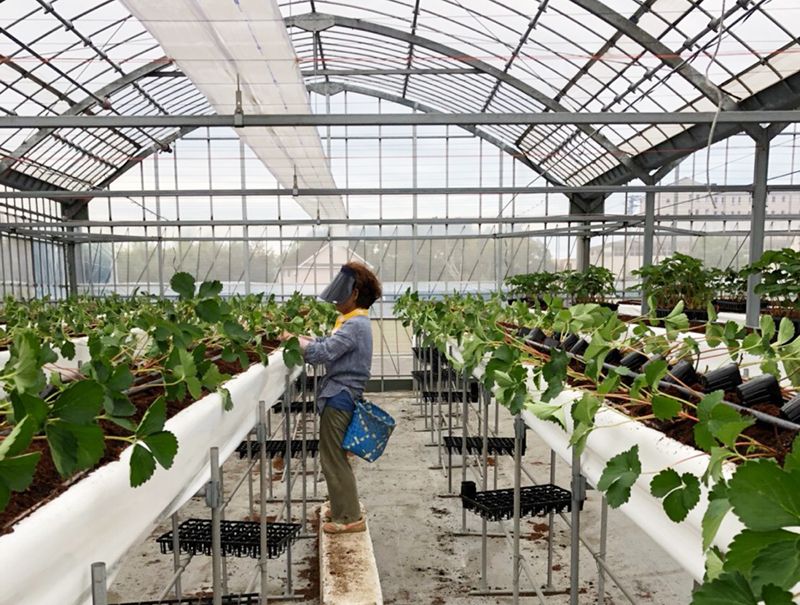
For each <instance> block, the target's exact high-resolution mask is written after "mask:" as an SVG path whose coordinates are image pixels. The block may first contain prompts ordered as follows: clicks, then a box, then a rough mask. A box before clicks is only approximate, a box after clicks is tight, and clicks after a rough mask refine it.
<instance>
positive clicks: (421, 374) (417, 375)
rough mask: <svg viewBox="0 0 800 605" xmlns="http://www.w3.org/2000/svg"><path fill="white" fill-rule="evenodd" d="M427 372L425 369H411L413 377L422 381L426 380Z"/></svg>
mask: <svg viewBox="0 0 800 605" xmlns="http://www.w3.org/2000/svg"><path fill="white" fill-rule="evenodd" d="M427 373H428V372H426V371H425V370H411V377H412V378H416V379H417V380H419V381H420V382H422V381H423V380H426V378H425V375H426V374H427Z"/></svg>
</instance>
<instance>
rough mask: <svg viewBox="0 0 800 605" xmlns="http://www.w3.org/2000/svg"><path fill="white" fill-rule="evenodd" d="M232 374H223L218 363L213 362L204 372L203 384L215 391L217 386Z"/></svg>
mask: <svg viewBox="0 0 800 605" xmlns="http://www.w3.org/2000/svg"><path fill="white" fill-rule="evenodd" d="M229 378H230V376H229V375H228V374H222V373H221V372H220V371H219V368H217V366H216V365H214V364H213V363H212V364H211V365H209V366H208V369H207V370H206V371H205V373H204V374H203V380H202V382H203V386H204V387H205V388H206V389H208V390H209V391H214V390H216V388H217V387H218V386H219V385H220V384H222V383H223V382H225V381H226V380H228V379H229Z"/></svg>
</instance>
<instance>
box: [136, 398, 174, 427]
mask: <svg viewBox="0 0 800 605" xmlns="http://www.w3.org/2000/svg"><path fill="white" fill-rule="evenodd" d="M166 421H167V400H166V399H165V398H164V397H163V396H162V397H159V398H158V399H156V400H155V401H154V402H153V403H151V404H150V407H149V408H148V409H147V411H146V412H145V413H144V416H143V417H142V421H141V422H140V423H139V426H138V427H137V429H136V436H137V437H145V436H147V435H152V434H153V433H159V432H161V431H163V430H164V423H165V422H166Z"/></svg>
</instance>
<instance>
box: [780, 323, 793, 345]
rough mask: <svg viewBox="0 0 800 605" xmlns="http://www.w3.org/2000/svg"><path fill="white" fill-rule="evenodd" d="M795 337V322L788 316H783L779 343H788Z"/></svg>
mask: <svg viewBox="0 0 800 605" xmlns="http://www.w3.org/2000/svg"><path fill="white" fill-rule="evenodd" d="M792 338H794V323H793V322H792V320H791V319H789V318H788V317H782V318H781V323H780V326H779V327H778V344H779V345H782V344H786V343H787V342H789V341H790V340H791V339H792Z"/></svg>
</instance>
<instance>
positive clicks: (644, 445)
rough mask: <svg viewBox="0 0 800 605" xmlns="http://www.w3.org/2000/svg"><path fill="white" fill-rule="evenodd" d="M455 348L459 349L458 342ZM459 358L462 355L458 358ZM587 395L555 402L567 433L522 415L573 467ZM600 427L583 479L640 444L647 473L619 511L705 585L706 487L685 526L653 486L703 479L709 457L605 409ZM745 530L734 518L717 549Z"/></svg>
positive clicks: (533, 389)
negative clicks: (576, 411) (576, 414)
mask: <svg viewBox="0 0 800 605" xmlns="http://www.w3.org/2000/svg"><path fill="white" fill-rule="evenodd" d="M452 344H453V346H455V343H452ZM457 357H460V355H458V354H457ZM483 365H484V364H481V365H480V366H479V367H477V368H476V369H475V371H474V372H473V374H474V375H475V376H476V377H477V378H479V379H480V378H481V377H482V376H483V372H484V367H483ZM529 391H530V393H531V394H532V395H533V397H534V399H536V397H537V395H538V394H540V393H541V391H540V390H539V389H538V387H537V386H536V385H535V384H534V382H533V380H532V379H530V380H529ZM582 395H583V392H582V391H579V390H575V389H566V390H564V391H563V392H562V393H561V394H560V395H559V396H558V397H556V399H554V400H553V401H551V402H550V403H554V404H558V405H561V406H562V408H563V411H564V417H565V418H566V421H567V430H566V431H565V430H564V429H562V428H561V427H560V426H559V425H557V424H555V423H553V422H547V421H544V420H540V419H539V418H537V417H536V416H534V415H533V414H532V413H531V412H529V411H523V412H522V418H523V420H524V421H525V424H526V425H527V426H528V427H529V428H530V429H531V430H532V431H533V432H535V433H536V434H537V435H538V436H539V437H540V438H541V439H542V440H543V441H544V442H545V443H547V445H548V446H549V447H550V449H552V450H553V451H554V452H555V453H556V455H557V456H558V457H559V458H561V459H562V460H564V461H565V462H566V463H567V464H568V465H572V448H571V446H570V445H569V439H570V435H571V434H572V415H571V410H572V403H573V402H574V401H575V400H577V399H579V398H580V397H581V396H582ZM595 425H596V427H597V428H596V429H595V430H594V431H592V433H591V434H590V435H589V437H588V439H587V442H586V449H585V450H584V452H583V454H582V455H581V473H582V474H583V476H584V477H585V478H586V480H587V481H588V482H589V484H590V485H592V486H595V487H596V486H597V482H598V481H599V480H600V476H601V475H602V473H603V469H604V468H605V466H606V463H607V462H608V460H609V459H610V458H613V457H614V456H616V455H617V454H620V453H622V452H624V451H627V450H628V449H630V448H631V447H633V446H634V445H638V446H639V459H640V460H641V463H642V474H641V475H640V476H639V479H638V480H637V481H636V483H635V484H634V485H633V487H632V489H631V497H630V500H629V501H628V502H627V503H626V504H624V505H622V506H621V507H620V509H619V510H620V511H621V512H622V513H623V514H624V515H625V516H626V517H628V518H629V519H630V520H631V521H632V522H633V523H634V524H636V525H637V526H638V527H639V529H641V530H642V531H643V532H644V533H646V534H647V535H648V536H650V538H652V539H653V541H654V542H656V544H658V545H659V546H660V547H661V548H662V549H663V550H664V551H666V552H667V553H668V554H669V555H670V557H671V558H672V559H674V560H675V562H676V563H677V564H678V565H680V566H681V567H682V568H683V569H684V570H686V572H687V573H689V574H690V575H691V576H692V577H693V578H694V579H695V580H697V581H698V582H701V581H702V580H703V576H704V574H705V558H704V555H703V546H702V545H703V541H702V529H701V521H702V518H703V514H704V513H705V510H706V508H707V507H708V489H707V488H705V487H702V488H701V490H702V494H701V497H700V502H699V503H698V505H697V506H696V507H695V508H694V510H692V512H691V513H689V515H688V516H687V518H686V519H685V520H684V521H682V522H681V523H674V522H673V521H671V520H670V519H669V517H667V515H666V513H665V512H664V509H663V507H662V504H661V500H659V499H657V498H654V497H653V496H651V495H650V481H651V480H652V478H653V477H654V476H655V475H656V473H658V472H660V471H662V470H664V469H666V468H674V469H675V470H676V471H677V472H679V473H681V474H682V473H693V474H694V475H696V476H697V477H701V476H702V475H703V473H704V472H705V470H706V468H707V466H708V462H709V456H708V454H706V453H704V452H702V451H700V450H696V449H694V448H692V447H689V446H687V445H684V444H682V443H680V442H678V441H676V440H674V439H672V438H670V437H667V436H666V435H664V434H663V433H661V432H659V431H657V430H655V429H652V428H650V427H647V426H645V425H644V424H642V423H640V422H638V421H636V420H634V419H632V418H630V417H629V416H626V415H625V414H622V413H621V412H618V411H616V410H614V409H611V408H608V407H605V406H604V407H602V408H601V410H600V411H599V412H598V413H597V416H596V417H595ZM732 473H733V466H732V465H726V466H725V468H724V474H725V476H727V477H730V476H731V475H732ZM742 529H743V525H742V524H741V523H740V522H739V520H738V519H737V518H736V517H735V516H734V515H732V514H728V515H727V516H726V517H725V520H724V521H723V523H722V526H721V527H720V529H719V532H718V533H717V536H716V539H715V540H714V542H713V543H714V545H716V546H719V547H720V548H721V549H723V550H725V549H727V546H728V545H729V544H730V542H731V540H732V539H733V537H734V536H735V535H736V534H738V533H739V532H740V531H741V530H742Z"/></svg>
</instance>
